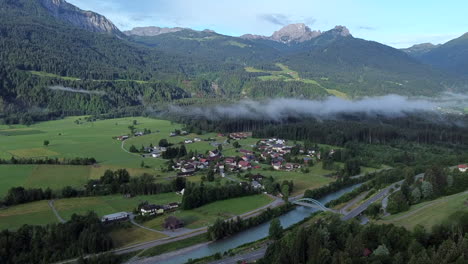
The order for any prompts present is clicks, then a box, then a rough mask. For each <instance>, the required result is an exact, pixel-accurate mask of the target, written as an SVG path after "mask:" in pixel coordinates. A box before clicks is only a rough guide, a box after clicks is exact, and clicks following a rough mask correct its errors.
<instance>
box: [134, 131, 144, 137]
mask: <svg viewBox="0 0 468 264" xmlns="http://www.w3.org/2000/svg"><path fill="white" fill-rule="evenodd" d="M143 135H144V133H143V132H141V131H138V132H136V133H135V137H141V136H143Z"/></svg>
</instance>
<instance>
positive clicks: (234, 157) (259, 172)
mask: <svg viewBox="0 0 468 264" xmlns="http://www.w3.org/2000/svg"><path fill="white" fill-rule="evenodd" d="M142 135H143V134H142V133H139V132H135V133H134V134H133V137H140V136H142ZM175 137H181V139H182V140H181V141H180V142H178V143H173V144H170V143H168V140H167V139H164V138H162V139H161V140H160V141H159V144H154V145H153V144H150V145H149V146H142V148H141V152H140V153H139V154H140V155H141V156H142V157H144V158H155V159H164V160H166V162H167V164H169V166H168V168H169V171H173V172H174V173H175V177H191V176H194V175H197V174H200V173H201V174H202V175H203V176H202V179H204V180H208V181H209V180H210V179H207V175H208V178H209V177H210V175H212V177H214V175H218V176H217V177H218V178H225V179H226V180H228V181H233V182H238V184H239V185H241V186H243V187H245V188H253V189H255V190H259V191H261V192H263V193H265V194H267V193H268V191H267V190H266V188H265V186H264V185H265V179H266V178H267V176H264V174H265V175H267V174H268V171H278V172H285V173H287V172H294V171H299V170H300V169H301V168H303V167H308V166H309V165H313V164H314V163H317V162H319V161H320V159H321V151H320V149H318V148H314V149H306V148H304V147H303V146H301V144H297V143H293V142H289V141H287V140H284V139H280V138H266V139H258V140H255V139H253V138H252V134H251V133H248V132H236V133H229V134H222V133H219V134H217V135H216V137H209V138H206V139H202V137H201V136H199V135H195V134H190V133H188V132H187V131H184V130H175V131H173V132H170V133H169V134H168V138H169V139H171V138H175ZM129 138H131V137H130V136H128V135H124V136H119V137H116V139H117V140H120V141H126V140H128V139H129ZM248 139H250V141H248V142H251V141H252V140H255V141H256V142H255V144H246V140H248ZM172 141H173V140H172ZM200 142H201V143H203V142H206V144H208V146H209V147H210V148H211V149H210V150H207V151H206V152H205V153H198V152H197V151H195V152H192V151H190V152H189V153H185V152H186V148H187V147H188V145H190V144H194V143H200ZM241 143H242V145H241ZM180 148H184V153H185V155H183V157H180V158H179V157H175V158H169V159H168V158H165V157H167V156H168V155H165V153H166V154H167V152H169V151H171V150H173V149H180ZM322 151H323V150H322ZM225 153H228V154H225ZM333 153H334V150H330V151H328V153H327V154H328V155H332V154H333ZM242 174H245V176H241V175H242ZM291 185H292V182H291ZM270 192H272V191H270ZM183 193H184V190H181V191H180V192H178V194H179V195H183ZM274 195H278V197H282V194H281V193H275V194H274ZM179 205H180V204H178V203H169V204H166V205H159V204H144V205H141V206H139V207H138V208H137V210H135V211H134V213H133V214H129V213H125V212H120V213H115V214H112V215H106V216H104V217H102V221H103V222H109V221H110V222H112V221H121V220H128V219H130V218H132V217H135V216H140V217H146V218H148V217H150V218H151V217H157V216H161V215H164V214H166V213H169V212H174V211H175V210H177V209H178V207H179ZM170 217H171V220H170V222H173V223H176V224H175V225H170V226H171V228H174V227H175V226H178V227H182V226H183V221H181V220H179V219H177V218H175V219H172V218H174V216H172V215H171V216H170Z"/></svg>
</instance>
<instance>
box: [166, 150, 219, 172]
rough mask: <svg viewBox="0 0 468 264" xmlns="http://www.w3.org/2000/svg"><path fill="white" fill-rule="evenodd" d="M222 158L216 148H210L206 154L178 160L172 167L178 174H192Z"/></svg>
mask: <svg viewBox="0 0 468 264" xmlns="http://www.w3.org/2000/svg"><path fill="white" fill-rule="evenodd" d="M220 158H222V154H221V152H220V151H219V150H218V149H215V150H210V151H209V152H208V154H207V155H202V154H200V155H198V156H196V157H192V158H191V159H188V160H178V161H177V162H176V163H175V164H174V165H173V166H172V168H173V169H174V170H176V171H180V172H179V173H178V175H192V174H193V173H195V171H197V170H203V169H206V168H208V167H209V166H210V164H212V163H213V162H216V161H218V160H219V159H220Z"/></svg>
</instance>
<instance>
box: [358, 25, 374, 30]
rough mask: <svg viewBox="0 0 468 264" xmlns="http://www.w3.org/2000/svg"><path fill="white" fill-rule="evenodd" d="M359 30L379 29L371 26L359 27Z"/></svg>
mask: <svg viewBox="0 0 468 264" xmlns="http://www.w3.org/2000/svg"><path fill="white" fill-rule="evenodd" d="M358 28H359V29H362V30H377V28H375V27H370V26H359V27H358Z"/></svg>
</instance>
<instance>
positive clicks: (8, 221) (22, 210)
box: [0, 201, 58, 230]
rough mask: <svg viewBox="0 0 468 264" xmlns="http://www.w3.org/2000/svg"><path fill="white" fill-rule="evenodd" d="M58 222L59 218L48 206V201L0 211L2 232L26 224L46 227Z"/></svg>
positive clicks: (0, 228)
mask: <svg viewBox="0 0 468 264" xmlns="http://www.w3.org/2000/svg"><path fill="white" fill-rule="evenodd" d="M57 222H58V221H57V218H56V217H55V215H54V213H53V212H52V210H51V209H50V207H49V205H48V204H47V201H39V202H33V203H27V204H21V205H17V206H13V207H9V208H5V209H0V230H3V229H10V230H12V229H17V228H20V227H21V226H23V225H26V224H27V225H46V224H50V223H57Z"/></svg>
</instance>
